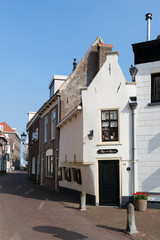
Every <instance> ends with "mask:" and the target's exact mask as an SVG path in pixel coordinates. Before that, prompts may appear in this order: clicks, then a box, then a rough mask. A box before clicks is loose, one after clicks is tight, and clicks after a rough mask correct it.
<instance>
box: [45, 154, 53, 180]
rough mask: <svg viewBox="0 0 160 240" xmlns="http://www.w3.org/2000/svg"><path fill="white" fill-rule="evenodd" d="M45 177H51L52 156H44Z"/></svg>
mask: <svg viewBox="0 0 160 240" xmlns="http://www.w3.org/2000/svg"><path fill="white" fill-rule="evenodd" d="M46 177H53V156H46Z"/></svg>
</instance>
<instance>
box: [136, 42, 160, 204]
mask: <svg viewBox="0 0 160 240" xmlns="http://www.w3.org/2000/svg"><path fill="white" fill-rule="evenodd" d="M132 46H133V52H134V60H135V67H136V68H137V69H138V72H137V75H136V94H137V102H138V106H137V113H136V120H137V127H136V140H137V141H136V142H137V153H136V154H137V159H138V191H140V192H147V193H148V194H149V201H150V202H153V203H155V204H156V203H157V202H160V161H159V160H160V144H159V143H160V39H159V38H157V39H156V40H152V41H146V42H142V43H137V44H133V45H132Z"/></svg>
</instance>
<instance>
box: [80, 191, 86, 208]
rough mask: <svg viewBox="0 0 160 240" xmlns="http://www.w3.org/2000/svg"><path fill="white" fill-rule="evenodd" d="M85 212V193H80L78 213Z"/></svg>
mask: <svg viewBox="0 0 160 240" xmlns="http://www.w3.org/2000/svg"><path fill="white" fill-rule="evenodd" d="M84 210H86V193H85V192H81V203H80V211H84Z"/></svg>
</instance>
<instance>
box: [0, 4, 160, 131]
mask: <svg viewBox="0 0 160 240" xmlns="http://www.w3.org/2000/svg"><path fill="white" fill-rule="evenodd" d="M159 10H160V1H159V0H153V1H148V0H134V1H128V0H121V1H118V0H112V1H109V0H99V1H95V0H81V1H75V0H0V106H1V112H0V122H2V121H5V122H6V123H7V124H9V125H10V126H11V127H14V128H17V130H18V132H19V133H22V132H23V131H25V130H26V124H27V112H28V111H37V110H38V109H39V108H40V107H41V105H42V104H43V103H44V101H46V100H47V99H48V98H49V89H48V86H49V83H50V80H51V78H52V76H53V75H54V74H57V75H58V74H59V75H69V74H70V73H71V72H72V63H73V59H74V58H77V62H79V61H80V60H81V58H82V57H83V56H84V54H85V53H86V52H87V50H88V48H89V47H90V45H91V44H92V43H93V42H94V41H95V39H96V38H97V36H101V37H102V39H103V41H104V42H105V43H109V44H113V50H118V51H119V53H120V56H119V63H120V66H121V68H122V71H123V73H124V75H125V77H126V79H127V80H131V77H130V75H129V67H130V65H131V64H133V53H132V47H131V44H132V43H137V42H143V41H146V36H147V22H146V21H145V14H146V13H148V12H151V13H152V15H153V19H152V21H151V40H153V39H155V38H156V37H157V36H158V35H159V34H160V18H159Z"/></svg>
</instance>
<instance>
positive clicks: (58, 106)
mask: <svg viewBox="0 0 160 240" xmlns="http://www.w3.org/2000/svg"><path fill="white" fill-rule="evenodd" d="M59 122H60V96H58V123H59Z"/></svg>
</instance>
